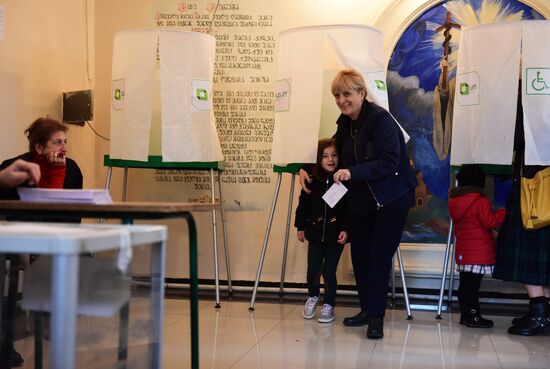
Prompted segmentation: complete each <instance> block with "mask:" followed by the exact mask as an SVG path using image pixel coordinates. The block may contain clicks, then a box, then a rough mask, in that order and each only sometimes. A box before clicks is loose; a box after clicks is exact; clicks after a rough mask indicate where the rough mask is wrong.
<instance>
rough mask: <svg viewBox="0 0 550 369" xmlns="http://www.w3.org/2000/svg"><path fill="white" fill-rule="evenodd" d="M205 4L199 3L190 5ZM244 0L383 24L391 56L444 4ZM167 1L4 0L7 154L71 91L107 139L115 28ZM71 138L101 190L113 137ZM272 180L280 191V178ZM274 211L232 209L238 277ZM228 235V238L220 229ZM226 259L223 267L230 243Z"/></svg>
mask: <svg viewBox="0 0 550 369" xmlns="http://www.w3.org/2000/svg"><path fill="white" fill-rule="evenodd" d="M206 1H207V0H190V1H189V3H193V2H195V3H200V2H206ZM241 2H242V3H246V2H252V3H254V4H260V5H262V6H266V5H268V6H272V7H273V9H274V11H275V10H276V11H277V12H278V13H279V14H280V19H281V24H280V27H281V28H283V29H286V28H290V27H297V26H305V25H313V24H337V23H359V24H366V25H371V26H374V27H377V28H379V29H380V30H382V31H383V32H384V35H385V51H386V55H387V57H388V58H389V56H390V54H391V51H392V48H393V46H394V44H395V42H396V41H397V39H398V37H399V36H400V34H401V33H402V32H403V31H404V29H405V27H406V26H407V25H408V24H409V23H410V22H411V21H412V20H413V19H414V18H415V17H416V16H417V15H418V14H419V12H421V11H422V10H424V9H426V8H427V7H429V6H431V5H433V4H435V3H437V1H418V0H391V1H389V0H369V1H365V0H339V1H335V0H299V1H297V0H274V1H271V0H234V1H232V3H237V4H238V3H241ZM158 3H159V1H154V0H112V1H107V0H98V1H94V0H48V1H43V0H42V1H39V0H24V1H22V0H0V6H2V7H3V8H4V12H5V19H4V23H5V29H4V38H3V39H2V40H0V117H1V118H0V119H1V121H0V124H1V127H2V131H1V132H2V134H1V135H0V158H7V157H11V156H14V155H17V154H19V153H21V152H23V151H24V150H26V139H25V137H24V136H23V130H24V129H25V128H26V127H27V126H28V125H29V124H30V123H31V122H32V121H33V120H34V119H35V118H36V117H38V116H43V115H50V116H52V117H54V118H58V119H59V118H60V117H61V114H60V108H61V92H63V91H70V90H79V89H86V88H94V91H95V119H94V122H93V124H94V125H95V127H96V130H97V131H98V132H100V133H101V134H103V135H105V136H108V135H109V130H110V128H109V106H110V105H109V104H110V87H111V86H110V84H111V77H110V73H111V57H112V42H113V35H114V33H115V32H116V31H118V30H122V29H128V28H144V27H149V26H150V24H151V23H150V17H151V11H150V9H151V8H152V7H153V6H154V5H155V4H158ZM214 3H215V1H214ZM527 3H528V4H530V5H531V6H533V7H535V8H536V9H537V10H539V11H540V12H541V13H543V14H545V15H547V16H548V14H550V10H549V9H550V0H540V1H527ZM258 6H259V5H258ZM86 14H87V15H86ZM69 139H70V149H69V153H70V156H71V157H73V158H75V159H76V160H77V162H78V163H79V165H80V166H81V168H82V169H83V171H84V175H85V186H86V187H88V188H91V187H102V186H103V184H104V180H105V176H106V169H105V168H104V167H103V155H104V154H107V153H108V151H109V146H108V143H107V142H105V141H104V140H102V139H100V138H97V137H96V136H94V135H93V133H92V132H91V130H90V129H89V128H88V127H78V126H71V128H70V131H69ZM121 172H122V171H121V170H115V172H114V176H113V179H112V185H111V189H112V193H113V196H114V198H115V199H120V195H121V191H120V189H121V186H122V179H121ZM138 180H139V176H136V175H134V174H132V171H131V172H130V183H129V186H130V187H129V193H128V197H129V199H130V200H140V199H142V197H141V190H142V189H140V183H139V181H138ZM272 186H273V189H274V187H275V186H274V182H273V183H272ZM289 187H290V186H289V182H288V178H285V180H284V181H283V185H282V187H281V188H282V190H281V194H280V195H279V205H278V208H277V212H276V216H275V222H274V224H273V227H272V230H271V241H270V243H269V247H268V253H267V257H266V264H265V266H264V270H263V274H262V280H267V281H276V280H278V279H279V276H280V261H281V259H282V245H283V242H284V228H285V222H286V207H287V203H288V196H289ZM295 199H296V197H295ZM269 200H271V199H269ZM295 203H296V200H295ZM268 212H269V211H268V209H266V210H263V211H242V212H236V211H235V212H227V213H226V216H227V229H228V235H229V247H230V255H231V262H232V265H231V267H232V273H233V279H236V280H253V279H254V277H255V273H256V267H257V263H258V258H259V255H260V249H261V246H262V241H263V237H264V232H265V228H266V223H267V219H268ZM196 217H197V223H198V226H199V242H200V245H199V262H200V267H199V273H200V277H201V278H213V276H214V272H213V262H212V260H213V247H212V235H211V226H210V215H209V214H206V213H201V214H196ZM218 219H219V218H218ZM167 224H168V225H169V227H170V233H169V237H170V244H169V252H168V258H167V266H168V269H167V270H168V274H169V276H171V277H186V276H187V275H188V269H187V248H186V247H183V246H182V245H186V230H185V227H184V226H182V223H181V221H176V220H174V221H170V222H168V223H167ZM219 236H220V237H219V239H220V240H221V233H220V234H219ZM404 251H405V264H406V267H407V268H408V270H410V271H413V272H415V273H423V272H425V271H426V270H428V271H430V270H431V272H432V273H437V271H438V267H439V266H440V264H441V248H439V250H438V249H437V248H433V247H431V246H430V247H429V248H426V247H422V246H408V245H405V247H404ZM305 255H306V253H305V247H304V245H302V244H300V243H299V242H297V241H296V239H295V237H294V229H293V228H292V227H291V234H290V242H289V256H288V257H289V259H288V265H287V274H286V276H287V280H289V281H297V282H303V281H304V280H305V263H306V260H305ZM220 263H221V265H222V268H223V267H224V263H223V253H222V252H221V248H220ZM349 270H350V266H349V259H348V256H347V254H345V255H344V256H343V258H342V262H341V264H340V269H339V274H340V275H339V279H340V280H339V282H340V283H343V284H353V278H352V276H351V275H350V274H349ZM223 277H224V273H222V278H223Z"/></svg>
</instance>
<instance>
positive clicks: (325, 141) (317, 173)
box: [311, 138, 336, 179]
mask: <svg viewBox="0 0 550 369" xmlns="http://www.w3.org/2000/svg"><path fill="white" fill-rule="evenodd" d="M332 146H334V147H335V148H336V140H335V139H333V138H322V139H320V140H319V143H318V144H317V161H316V163H315V165H314V166H313V170H312V171H311V174H312V175H313V176H314V177H315V178H318V179H323V178H326V176H327V175H329V174H330V173H327V172H326V171H325V170H324V169H323V167H321V160H322V159H323V151H325V149H326V148H327V147H332Z"/></svg>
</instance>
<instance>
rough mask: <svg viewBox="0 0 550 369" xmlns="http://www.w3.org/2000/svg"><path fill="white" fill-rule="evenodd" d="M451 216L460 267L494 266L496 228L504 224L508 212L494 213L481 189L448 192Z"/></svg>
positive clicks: (457, 189) (468, 188) (470, 188)
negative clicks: (463, 265) (494, 230)
mask: <svg viewBox="0 0 550 369" xmlns="http://www.w3.org/2000/svg"><path fill="white" fill-rule="evenodd" d="M449 214H450V215H451V218H452V219H453V225H454V231H455V235H456V263H457V264H494V263H495V262H496V258H495V240H494V238H493V228H496V227H498V226H499V225H501V224H502V222H503V221H504V217H505V215H506V211H505V210H504V209H498V210H496V211H493V206H492V205H491V201H490V200H489V199H488V198H487V197H486V196H485V195H484V194H483V193H482V191H481V189H480V188H479V187H473V186H472V187H469V186H468V187H457V188H453V189H452V190H451V191H450V192H449Z"/></svg>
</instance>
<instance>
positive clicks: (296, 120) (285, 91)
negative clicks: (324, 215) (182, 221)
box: [250, 25, 411, 317]
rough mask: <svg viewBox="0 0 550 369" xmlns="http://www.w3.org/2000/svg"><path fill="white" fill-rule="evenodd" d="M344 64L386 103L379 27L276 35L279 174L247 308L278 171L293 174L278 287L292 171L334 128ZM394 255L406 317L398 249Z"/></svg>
mask: <svg viewBox="0 0 550 369" xmlns="http://www.w3.org/2000/svg"><path fill="white" fill-rule="evenodd" d="M344 68H354V69H356V70H357V71H359V72H360V73H361V75H362V76H363V78H364V79H365V82H366V84H367V99H369V101H372V102H375V103H376V104H378V105H380V106H383V107H384V108H386V109H387V108H388V95H387V86H386V61H385V57H384V52H383V35H382V32H380V31H379V30H377V29H375V28H372V27H368V26H363V25H326V26H312V27H300V28H293V29H289V30H286V31H283V32H282V33H281V34H280V36H279V39H278V76H277V91H276V101H275V127H274V131H273V146H272V151H271V162H272V163H273V164H274V171H275V172H277V173H278V178H277V184H276V189H275V195H274V198H273V203H272V206H271V212H270V215H269V220H268V225H267V229H266V234H265V238H264V243H263V248H262V253H261V256H260V261H259V265H258V271H257V274H256V281H255V284H254V291H253V294H252V301H251V305H250V309H253V308H254V302H255V298H256V292H257V289H258V284H259V280H260V276H261V271H262V267H263V263H264V257H265V253H266V250H267V243H268V240H269V233H270V230H271V224H272V221H273V215H274V212H275V207H276V203H277V198H278V195H279V190H280V186H281V181H282V173H283V172H285V173H290V174H291V175H292V178H291V189H290V199H289V205H288V214H287V224H286V234H285V245H284V253H283V264H282V271H281V282H280V292H281V293H282V291H283V287H284V276H285V267H286V257H287V249H288V233H289V228H290V219H291V215H292V202H293V195H294V180H295V175H296V172H297V170H299V168H300V165H302V164H305V163H315V161H316V157H317V143H318V140H319V138H323V137H331V136H332V135H334V133H335V132H336V119H337V118H338V116H339V115H340V111H339V109H338V107H337V106H336V104H335V102H334V97H333V96H332V93H331V91H330V84H331V82H332V80H333V79H334V77H335V76H336V74H337V73H338V71H340V70H341V69H344ZM397 256H398V261H399V265H400V271H401V280H402V283H403V291H404V295H405V302H406V305H407V311H408V315H409V317H410V316H411V313H410V308H409V301H408V295H407V288H406V284H405V277H404V272H403V264H402V260H401V252H400V250H399V249H398V251H397ZM392 270H393V269H392Z"/></svg>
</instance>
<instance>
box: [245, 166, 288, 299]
mask: <svg viewBox="0 0 550 369" xmlns="http://www.w3.org/2000/svg"><path fill="white" fill-rule="evenodd" d="M282 177H283V175H282V173H278V175H277V185H276V186H275V195H274V196H273V202H272V203H271V211H270V212H269V219H268V221H267V228H266V230H265V237H264V244H263V246H262V253H261V255H260V262H259V263H258V271H257V272H256V281H255V282H254V290H253V291H252V299H251V300H250V307H249V308H248V309H249V310H254V303H255V301H256V293H257V292H258V284H259V283H260V276H261V274H262V268H263V265H264V259H265V253H266V251H267V242H268V241H269V233H270V232H271V224H272V223H273V214H274V213H275V207H276V206H277V198H278V197H279V190H280V189H281V179H282Z"/></svg>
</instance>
